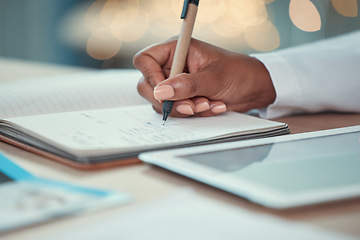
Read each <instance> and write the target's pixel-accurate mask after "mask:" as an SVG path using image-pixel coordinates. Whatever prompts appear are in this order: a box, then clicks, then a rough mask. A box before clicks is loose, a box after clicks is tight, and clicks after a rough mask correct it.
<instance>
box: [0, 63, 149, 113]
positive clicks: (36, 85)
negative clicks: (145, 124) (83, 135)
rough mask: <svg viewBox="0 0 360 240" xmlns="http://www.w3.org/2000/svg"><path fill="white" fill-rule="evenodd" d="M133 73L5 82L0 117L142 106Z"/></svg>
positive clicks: (0, 93) (104, 72)
mask: <svg viewBox="0 0 360 240" xmlns="http://www.w3.org/2000/svg"><path fill="white" fill-rule="evenodd" d="M140 77H141V74H140V73H139V72H138V71H137V70H102V71H93V72H87V73H80V74H72V75H65V76H58V77H50V78H39V79H27V80H22V81H16V82H8V83H4V84H2V85H1V88H0V103H1V104H0V118H13V117H22V116H30V115H37V114H46V113H59V112H69V111H79V110H89V109H99V108H110V107H120V106H130V105H137V104H143V103H146V101H145V100H144V99H143V98H141V97H140V96H139V94H138V93H137V90H136V85H137V82H138V80H139V79H140Z"/></svg>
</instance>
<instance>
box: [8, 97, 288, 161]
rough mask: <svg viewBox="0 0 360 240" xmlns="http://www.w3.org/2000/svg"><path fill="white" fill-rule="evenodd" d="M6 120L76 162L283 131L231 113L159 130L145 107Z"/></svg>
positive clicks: (173, 120) (158, 122) (171, 123)
mask: <svg viewBox="0 0 360 240" xmlns="http://www.w3.org/2000/svg"><path fill="white" fill-rule="evenodd" d="M7 120H8V121H10V122H12V123H15V124H16V125H18V126H16V128H18V129H19V127H20V128H22V130H23V131H24V132H27V133H30V135H33V136H37V137H39V138H40V139H43V140H44V141H46V142H49V143H52V144H53V145H55V146H57V147H59V148H61V149H66V150H68V151H69V152H72V153H75V154H77V155H79V156H95V155H101V154H104V153H115V152H119V151H121V150H124V151H129V150H132V149H133V150H136V149H144V148H150V147H156V146H164V145H173V144H175V143H185V142H187V143H192V142H196V141H198V140H204V139H211V138H214V137H218V136H224V135H229V134H232V135H237V134H238V133H239V132H244V133H245V132H248V131H252V130H256V131H262V130H263V129H264V128H269V127H275V126H279V125H282V123H277V122H272V121H269V120H264V119H259V118H255V117H252V116H248V115H245V114H240V113H233V112H228V113H225V114H222V115H219V116H215V117H206V118H170V119H169V121H167V122H166V124H165V125H162V116H161V115H160V114H158V113H156V112H154V110H153V109H152V107H151V105H150V104H145V105H138V106H131V107H122V108H112V109H103V110H94V111H80V112H68V113H58V114H49V115H38V116H29V117H23V118H13V119H7Z"/></svg>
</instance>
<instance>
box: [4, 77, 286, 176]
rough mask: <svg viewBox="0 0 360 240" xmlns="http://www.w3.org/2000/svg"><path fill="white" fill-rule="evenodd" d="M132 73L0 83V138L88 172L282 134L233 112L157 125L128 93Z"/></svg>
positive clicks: (281, 127)
mask: <svg viewBox="0 0 360 240" xmlns="http://www.w3.org/2000/svg"><path fill="white" fill-rule="evenodd" d="M140 77H141V74H140V73H139V72H138V71H136V70H107V71H92V72H87V73H82V74H73V75H68V76H59V77H52V78H43V79H32V80H30V79H28V80H24V81H18V82H13V83H6V84H2V87H1V90H0V102H1V103H2V104H1V106H0V118H1V120H0V135H1V136H0V139H1V140H3V141H5V142H8V143H10V144H13V145H16V146H18V147H21V148H24V149H26V150H29V151H32V152H35V153H37V154H40V155H42V156H45V157H48V158H50V159H53V160H57V161H60V162H62V163H66V164H68V165H71V166H73V167H77V168H83V169H93V168H99V167H108V166H113V165H119V164H129V163H134V162H139V160H138V159H137V158H136V157H137V155H138V154H139V153H141V152H144V151H153V150H160V149H168V148H177V147H184V146H194V145H201V144H210V143H215V142H223V141H236V140H241V139H249V138H260V137H268V136H274V135H281V134H286V133H288V132H289V129H288V127H287V125H286V124H284V123H279V122H274V121H270V120H265V119H260V118H257V117H254V116H250V115H246V114H241V113H235V112H227V113H225V114H222V115H219V116H214V117H207V118H201V117H198V118H196V117H191V118H170V119H169V120H168V121H167V123H166V125H162V119H161V117H162V116H161V115H160V114H158V113H156V112H155V111H154V110H153V109H152V106H151V105H150V104H149V103H147V102H146V101H145V100H144V99H142V98H141V97H140V96H139V95H138V93H137V91H136V85H137V81H138V79H139V78H140Z"/></svg>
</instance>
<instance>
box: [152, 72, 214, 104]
mask: <svg viewBox="0 0 360 240" xmlns="http://www.w3.org/2000/svg"><path fill="white" fill-rule="evenodd" d="M206 75H207V74H206V73H204V72H202V73H191V74H188V73H181V74H179V75H176V76H175V77H172V78H169V79H167V80H164V81H162V82H160V83H159V84H158V85H157V86H156V87H155V88H154V97H155V99H157V100H158V101H163V100H174V101H176V100H182V99H188V98H192V97H195V96H204V97H207V96H211V94H212V92H213V89H214V88H213V87H212V85H214V84H211V81H209V80H210V78H208V77H207V76H206Z"/></svg>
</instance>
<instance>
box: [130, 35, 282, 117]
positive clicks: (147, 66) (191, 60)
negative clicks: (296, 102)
mask: <svg viewBox="0 0 360 240" xmlns="http://www.w3.org/2000/svg"><path fill="white" fill-rule="evenodd" d="M175 47H176V40H172V39H170V40H168V41H166V42H164V43H161V44H157V45H154V46H150V47H148V48H146V49H144V50H142V51H140V52H138V53H137V54H136V55H135V56H134V60H133V62H134V66H135V67H136V68H138V69H139V70H140V71H141V72H142V74H143V78H142V79H140V81H139V83H138V87H137V88H138V92H139V93H140V95H141V96H142V97H144V98H146V99H147V100H148V101H149V102H150V103H152V105H153V107H154V109H155V111H157V112H159V113H161V110H162V102H163V101H164V100H174V101H176V102H175V104H174V108H173V111H172V113H171V116H175V117H187V116H192V115H195V116H213V115H216V114H219V113H222V112H225V111H237V112H246V111H249V110H251V109H254V108H263V107H266V106H268V105H269V104H271V103H273V102H274V100H275V97H276V93H275V89H274V86H273V84H272V81H271V78H270V75H269V73H268V71H267V69H266V67H265V66H264V65H263V64H262V63H261V62H260V61H259V60H257V59H256V58H253V57H249V56H247V55H242V54H238V53H234V52H230V51H227V50H225V49H221V48H218V47H215V46H213V45H210V44H207V43H205V42H201V41H199V40H196V39H192V40H191V43H190V47H189V53H188V57H187V61H186V64H185V69H184V73H182V74H179V75H177V76H174V77H172V78H168V76H169V74H170V68H171V64H172V59H173V57H174V52H175Z"/></svg>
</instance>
